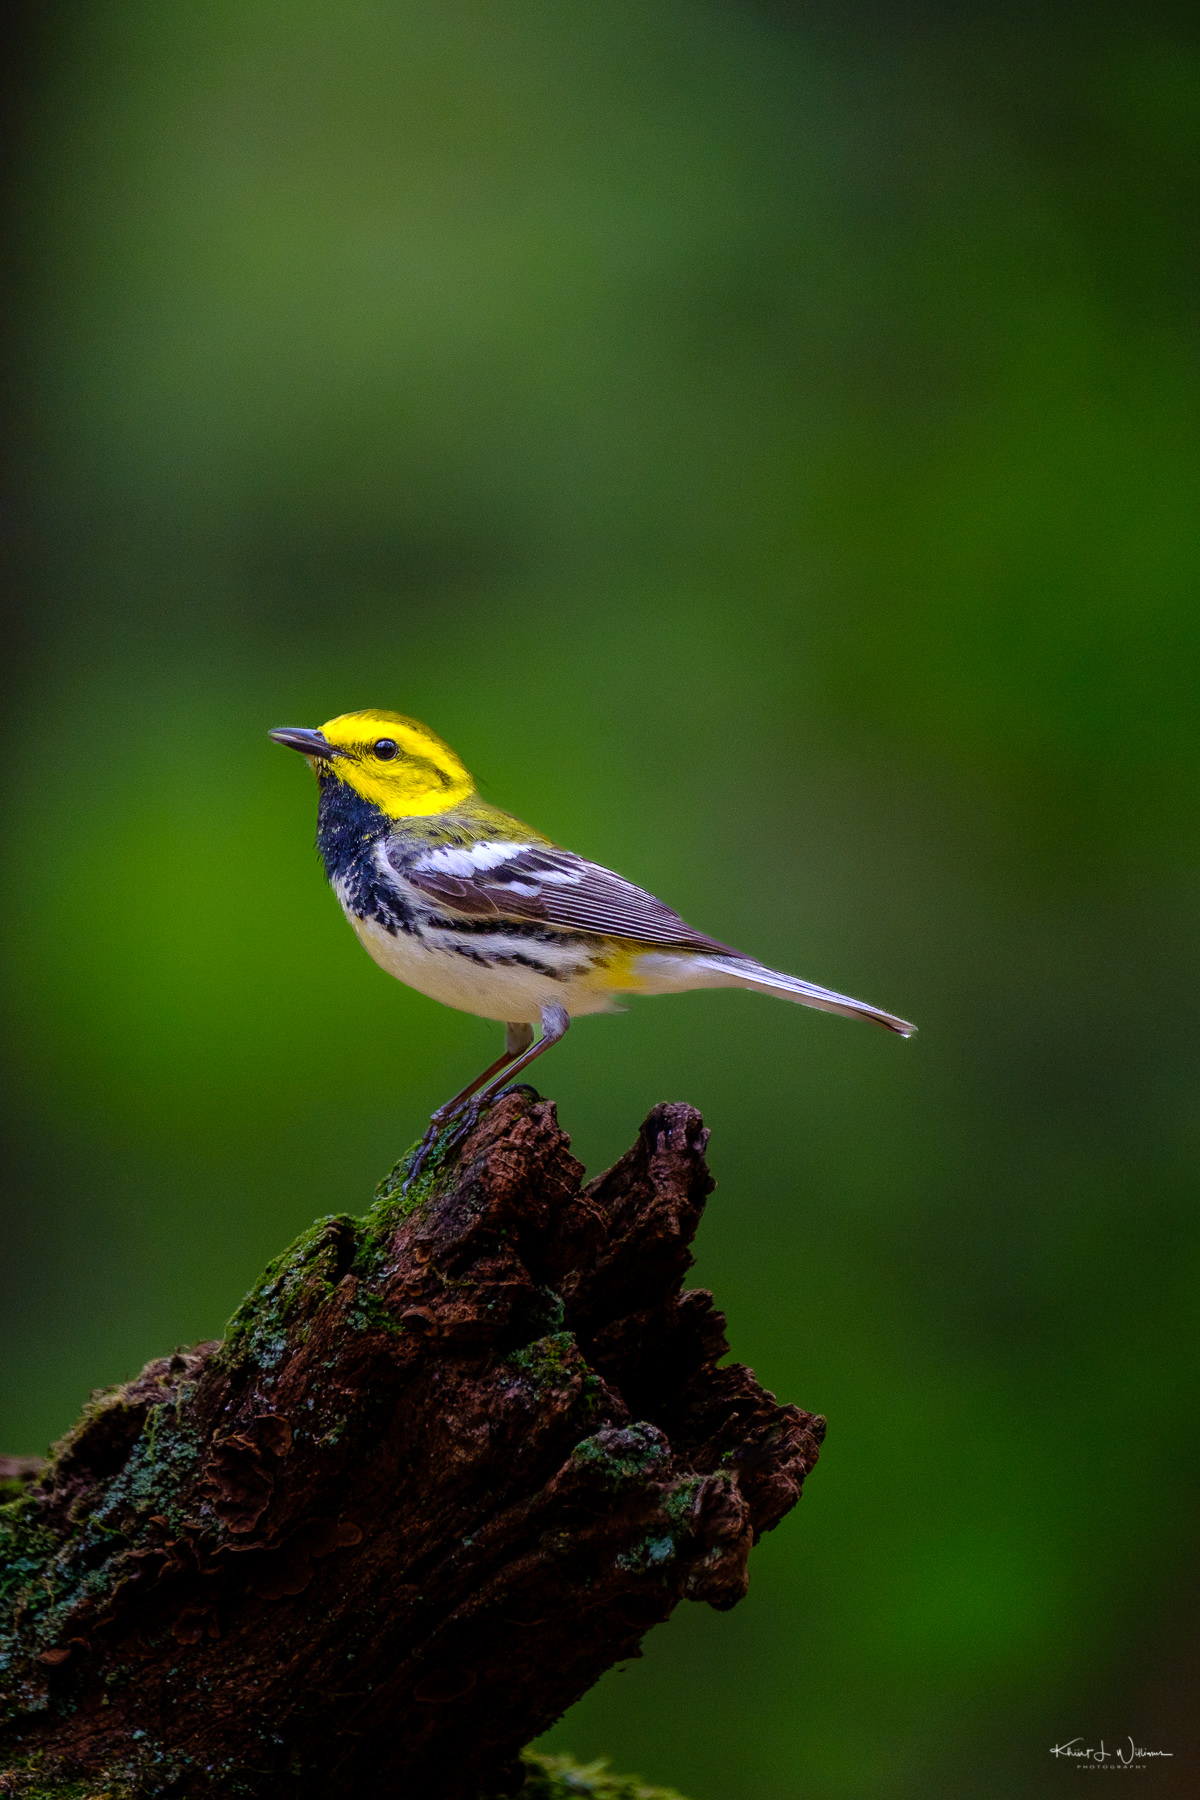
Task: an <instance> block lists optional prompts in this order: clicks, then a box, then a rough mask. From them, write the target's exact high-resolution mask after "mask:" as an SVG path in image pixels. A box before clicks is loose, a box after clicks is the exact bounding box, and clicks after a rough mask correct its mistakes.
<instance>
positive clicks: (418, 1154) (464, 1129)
mask: <svg viewBox="0 0 1200 1800" xmlns="http://www.w3.org/2000/svg"><path fill="white" fill-rule="evenodd" d="M493 1098H494V1095H491V1094H487V1093H484V1094H477V1095H475V1096H473V1097H472V1098H471V1099H470V1100H468V1101H466V1103H465V1104H464V1105H461V1106H458V1107H455V1106H453V1105H451V1106H449V1107H445V1106H439V1107H438V1109H437V1112H435V1113H434V1114H433V1116H432V1117H431V1119H430V1121H429V1128H428V1130H427V1131H426V1133H425V1136H424V1137H423V1138H422V1139H421V1141H420V1143H419V1144H418V1145H417V1148H416V1151H415V1153H414V1155H413V1159H412V1162H411V1163H410V1164H409V1168H408V1173H407V1175H406V1176H405V1177H404V1181H403V1184H402V1185H401V1189H400V1192H401V1193H402V1194H407V1192H408V1190H409V1188H410V1187H411V1186H412V1184H413V1182H414V1181H416V1180H417V1178H418V1176H419V1175H420V1173H421V1171H422V1169H423V1168H424V1167H425V1164H426V1163H427V1162H428V1161H429V1158H430V1155H431V1153H432V1151H433V1148H434V1145H435V1144H436V1143H437V1142H438V1139H439V1138H440V1137H441V1135H442V1131H443V1129H444V1127H445V1126H447V1125H449V1126H450V1127H451V1131H450V1136H449V1137H448V1138H447V1140H446V1153H447V1154H449V1152H450V1151H451V1150H457V1148H458V1146H459V1145H460V1144H461V1143H462V1142H463V1139H464V1138H467V1137H469V1136H470V1134H471V1133H472V1132H473V1131H474V1129H475V1127H476V1125H478V1123H479V1113H480V1109H481V1107H482V1105H483V1104H484V1103H485V1102H487V1101H491V1100H492V1099H493Z"/></svg>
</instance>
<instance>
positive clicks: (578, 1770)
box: [521, 1750, 683, 1800]
mask: <svg viewBox="0 0 1200 1800" xmlns="http://www.w3.org/2000/svg"><path fill="white" fill-rule="evenodd" d="M521 1760H522V1761H523V1762H524V1764H525V1768H526V1776H525V1786H524V1787H523V1788H522V1789H521V1800H683V1796H682V1795H681V1794H678V1793H676V1791H675V1789H674V1788H664V1787H650V1786H649V1785H648V1784H647V1783H646V1782H644V1781H640V1780H639V1779H638V1777H637V1776H636V1775H614V1774H613V1773H612V1772H611V1770H610V1769H609V1766H608V1763H607V1761H603V1762H593V1763H577V1762H576V1761H575V1759H574V1757H573V1756H543V1755H541V1754H540V1753H539V1752H538V1751H536V1750H526V1752H525V1754H524V1756H523V1757H522V1759H521Z"/></svg>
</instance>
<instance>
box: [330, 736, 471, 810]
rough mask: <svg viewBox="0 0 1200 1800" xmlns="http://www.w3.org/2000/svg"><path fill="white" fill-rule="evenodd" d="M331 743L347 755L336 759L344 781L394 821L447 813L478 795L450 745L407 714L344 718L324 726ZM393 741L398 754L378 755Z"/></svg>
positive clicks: (337, 774) (340, 779)
mask: <svg viewBox="0 0 1200 1800" xmlns="http://www.w3.org/2000/svg"><path fill="white" fill-rule="evenodd" d="M321 731H322V734H323V736H324V737H325V740H326V742H327V743H330V744H333V745H334V746H335V747H336V748H337V749H339V750H344V751H346V752H347V754H346V755H345V756H338V757H335V758H334V759H333V763H332V765H331V766H332V768H333V772H334V774H335V775H336V776H337V778H338V780H339V781H344V782H345V784H346V786H347V787H350V788H353V789H354V792H355V793H356V794H359V795H361V796H362V798H363V799H364V800H367V801H369V802H370V804H371V805H372V806H377V807H379V809H380V811H381V812H385V813H387V815H388V817H389V818H392V819H412V818H421V817H429V816H430V815H431V814H433V813H440V812H447V811H448V810H449V809H450V808H451V807H453V806H458V805H460V804H461V802H462V801H464V800H465V799H466V798H467V797H468V795H470V794H473V793H474V792H475V783H474V781H473V780H472V779H471V776H470V775H469V774H468V772H467V770H466V769H465V768H464V767H463V765H462V763H461V762H460V761H459V759H458V757H457V756H455V754H454V752H453V750H451V748H450V746H449V744H444V743H443V742H442V740H441V738H440V737H438V736H437V735H436V733H435V732H432V731H430V730H429V728H428V726H426V725H422V724H420V723H419V722H418V721H417V720H416V719H409V718H406V717H405V716H404V714H403V713H394V712H384V711H375V710H373V709H372V710H368V711H365V712H353V713H341V714H339V716H338V717H337V718H336V719H330V720H329V721H328V722H327V723H326V724H324V725H322V726H321ZM381 738H390V739H391V741H392V742H393V743H394V744H395V745H396V755H395V756H394V757H392V758H390V759H388V760H386V761H385V760H384V759H382V758H381V757H378V756H377V755H376V754H375V749H374V746H375V745H376V743H378V741H379V740H380V739H381Z"/></svg>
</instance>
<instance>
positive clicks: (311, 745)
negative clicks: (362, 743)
mask: <svg viewBox="0 0 1200 1800" xmlns="http://www.w3.org/2000/svg"><path fill="white" fill-rule="evenodd" d="M267 736H268V737H272V738H274V739H275V742H276V743H277V744H286V745H287V747H288V749H289V750H298V751H299V752H300V754H301V756H323V757H325V758H326V759H330V758H332V757H335V756H341V754H342V752H341V751H340V750H339V749H338V748H337V747H336V745H334V744H329V743H326V741H325V739H324V738H323V737H322V736H321V733H320V732H319V731H306V730H304V728H303V727H302V726H299V725H281V726H280V728H279V729H278V731H269V732H268V733H267Z"/></svg>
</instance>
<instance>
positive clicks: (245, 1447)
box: [0, 1089, 824, 1800]
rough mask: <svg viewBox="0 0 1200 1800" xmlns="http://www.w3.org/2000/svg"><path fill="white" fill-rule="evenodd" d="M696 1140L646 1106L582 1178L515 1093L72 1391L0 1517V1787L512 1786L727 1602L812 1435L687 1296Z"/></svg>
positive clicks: (326, 1799) (559, 1135) (466, 1790)
mask: <svg viewBox="0 0 1200 1800" xmlns="http://www.w3.org/2000/svg"><path fill="white" fill-rule="evenodd" d="M707 1136H708V1134H707V1132H706V1131H705V1129H704V1127H703V1124H702V1121H701V1119H700V1117H699V1115H698V1114H697V1113H696V1112H694V1111H693V1110H692V1109H691V1108H690V1107H687V1106H659V1107H656V1108H655V1110H654V1111H653V1112H652V1113H651V1114H650V1116H649V1118H648V1119H647V1120H646V1122H645V1124H644V1125H643V1127H642V1129H641V1132H640V1134H639V1137H638V1140H637V1142H636V1144H635V1145H634V1147H633V1148H632V1149H631V1150H630V1151H629V1152H628V1153H627V1154H626V1155H625V1156H624V1157H622V1158H621V1160H620V1162H618V1163H617V1164H616V1165H615V1167H613V1168H612V1169H610V1170H609V1171H608V1172H607V1173H606V1174H603V1175H601V1176H599V1177H598V1178H597V1179H596V1180H595V1181H593V1182H592V1183H590V1184H589V1185H588V1186H586V1187H584V1186H583V1185H582V1176H583V1170H582V1169H581V1167H580V1165H579V1164H578V1163H577V1162H576V1161H575V1159H574V1158H573V1157H572V1156H571V1154H570V1150H569V1140H568V1139H567V1137H566V1136H565V1134H564V1133H563V1132H562V1131H561V1130H560V1129H559V1127H558V1124H557V1121H556V1118H555V1113H554V1108H553V1106H552V1105H551V1104H550V1103H549V1102H547V1101H542V1100H539V1099H537V1097H536V1096H535V1095H533V1094H532V1092H531V1090H529V1089H517V1090H514V1091H510V1092H508V1093H506V1094H505V1095H503V1096H502V1097H501V1098H500V1099H499V1100H498V1101H497V1102H496V1103H495V1104H494V1105H493V1106H492V1107H491V1108H490V1110H488V1111H487V1112H486V1113H485V1114H484V1116H483V1117H482V1119H481V1120H480V1121H479V1122H478V1123H477V1124H476V1125H474V1127H473V1129H472V1130H471V1131H470V1134H469V1135H468V1136H467V1137H466V1140H465V1141H464V1142H462V1143H461V1144H455V1143H454V1142H453V1138H452V1134H451V1135H448V1136H447V1138H446V1139H445V1140H444V1141H443V1144H442V1145H441V1146H440V1147H439V1152H438V1154H437V1156H436V1158H435V1160H434V1162H433V1163H432V1164H431V1165H430V1166H429V1167H428V1168H426V1169H425V1171H424V1172H423V1173H422V1176H421V1178H420V1181H419V1182H418V1183H417V1184H415V1186H414V1188H413V1191H411V1192H409V1193H405V1192H404V1190H403V1186H402V1182H403V1177H404V1172H405V1170H404V1165H399V1166H398V1168H397V1169H396V1170H395V1171H393V1174H392V1175H391V1176H390V1177H389V1178H388V1179H387V1180H386V1181H385V1182H384V1183H383V1184H382V1186H381V1188H380V1191H379V1196H378V1198H377V1201H376V1204H375V1206H374V1207H373V1209H372V1210H371V1211H370V1212H369V1213H368V1214H367V1215H366V1217H365V1218H364V1219H362V1220H358V1221H355V1220H352V1219H349V1218H344V1217H341V1218H330V1219H325V1220H322V1221H320V1222H319V1223H318V1224H317V1225H315V1226H314V1227H313V1228H312V1229H311V1230H310V1231H309V1232H307V1233H306V1234H305V1236H304V1237H302V1238H301V1239H300V1240H299V1241H298V1242H297V1243H296V1244H295V1245H293V1246H292V1248H291V1249H290V1250H288V1251H287V1252H286V1253H285V1254H284V1255H283V1256H282V1257H280V1258H279V1259H278V1260H277V1261H276V1262H275V1263H273V1264H271V1265H270V1267H269V1268H268V1269H267V1271H266V1273H265V1274H264V1276H263V1278H262V1280H261V1281H260V1282H259V1284H258V1286H257V1287H256V1288H255V1289H254V1291H253V1292H252V1293H251V1294H250V1295H249V1297H248V1298H247V1300H246V1301H245V1303H244V1304H243V1306H242V1307H241V1309H240V1310H239V1312H238V1313H237V1314H236V1316H235V1317H234V1319H233V1320H232V1321H231V1324H230V1327H229V1331H228V1333H227V1335H226V1337H225V1338H224V1340H223V1341H222V1342H220V1343H210V1344H200V1345H198V1346H197V1347H196V1348H195V1349H193V1350H190V1351H186V1352H182V1353H178V1354H176V1355H174V1356H170V1357H165V1358H163V1359H161V1360H160V1361H158V1362H154V1363H151V1364H150V1365H149V1367H148V1368H146V1369H145V1370H144V1371H143V1372H142V1374H141V1375H139V1376H138V1377H137V1379H136V1380H135V1381H132V1382H130V1383H128V1384H127V1385H126V1386H124V1387H121V1388H117V1389H114V1390H112V1391H111V1392H108V1393H105V1394H101V1395H98V1396H96V1397H94V1398H93V1401H92V1402H91V1404H90V1405H89V1406H88V1408H87V1409H86V1410H85V1412H84V1415H83V1417H82V1418H81V1420H80V1422H79V1424H78V1425H77V1426H76V1427H75V1429H74V1430H73V1431H72V1432H71V1433H70V1434H69V1435H68V1436H67V1438H65V1439H64V1440H63V1442H62V1444H60V1445H59V1446H58V1448H57V1450H56V1452H55V1454H54V1457H53V1459H52V1461H51V1463H50V1464H49V1465H48V1467H47V1468H46V1469H45V1471H44V1472H43V1473H42V1474H41V1475H40V1476H38V1477H36V1478H35V1479H34V1481H33V1483H32V1485H31V1486H29V1487H28V1489H27V1491H26V1493H25V1494H24V1496H23V1497H21V1498H19V1499H17V1500H15V1501H13V1502H11V1503H10V1504H9V1505H8V1506H6V1507H4V1508H3V1509H0V1521H2V1523H0V1563H2V1568H3V1573H2V1575H0V1581H2V1583H3V1607H2V1608H0V1686H2V1688H3V1692H4V1696H5V1698H4V1704H3V1708H2V1710H0V1770H6V1771H7V1775H6V1776H5V1777H0V1781H4V1780H6V1781H7V1791H9V1792H10V1793H14V1794H17V1793H21V1792H28V1791H32V1788H33V1787H34V1786H36V1787H38V1788H39V1789H40V1790H41V1791H45V1792H52V1791H54V1787H53V1783H54V1782H56V1781H59V1782H61V1781H69V1780H70V1779H72V1778H83V1779H85V1780H86V1782H87V1783H88V1784H89V1785H87V1786H86V1788H85V1789H83V1790H80V1791H84V1792H87V1793H89V1794H90V1793H95V1792H100V1791H107V1792H111V1793H114V1794H122V1793H128V1794H136V1795H147V1796H151V1795H164V1796H165V1795H180V1796H201V1795H217V1794H219V1795H222V1796H225V1795H228V1796H237V1795H244V1796H253V1797H258V1796H264V1795H283V1794H286V1795H288V1796H294V1797H295V1800H317V1797H319V1800H338V1797H339V1796H351V1795H367V1794H372V1795H374V1794H382V1793H385V1792H391V1791H393V1790H394V1791H395V1792H397V1793H399V1792H403V1794H404V1795H405V1796H406V1797H407V1800H465V1797H467V1796H474V1795H476V1794H479V1793H481V1792H482V1793H492V1794H499V1793H504V1792H508V1791H513V1790H515V1788H516V1787H517V1786H518V1785H519V1784H520V1781H521V1779H522V1765H520V1763H519V1761H518V1757H519V1752H520V1750H521V1747H522V1745H524V1744H526V1743H528V1742H529V1740H530V1739H531V1738H533V1737H534V1736H536V1735H537V1733H539V1732H540V1731H542V1730H544V1729H545V1728H546V1726H548V1725H549V1724H550V1723H551V1722H552V1721H553V1720H554V1719H555V1718H557V1717H558V1716H559V1715H560V1714H561V1713H562V1712H563V1711H564V1710H565V1708H566V1707H568V1706H570V1705H571V1703H572V1702H573V1701H574V1700H576V1699H578V1697H579V1696H580V1695H581V1694H582V1693H584V1692H585V1690H586V1689H587V1688H588V1687H589V1686H590V1685H591V1684H592V1682H594V1681H595V1680H596V1678H597V1677H598V1676H599V1675H600V1674H601V1673H602V1672H603V1671H604V1670H605V1669H606V1668H608V1667H609V1666H610V1665H611V1664H613V1663H615V1662H618V1661H621V1660H623V1659H626V1658H629V1657H632V1656H636V1655H637V1654H638V1645H639V1642H640V1640H641V1638H642V1636H643V1634H644V1633H645V1632H646V1631H647V1630H648V1629H649V1627H650V1626H652V1625H654V1624H656V1623H658V1622H659V1621H660V1620H663V1619H665V1618H666V1617H667V1615H668V1614H669V1612H670V1611H671V1609H672V1607H673V1606H674V1605H675V1604H676V1603H677V1601H679V1600H680V1599H682V1598H688V1599H693V1600H705V1601H707V1602H708V1603H709V1604H710V1605H713V1606H716V1607H722V1608H723V1607H728V1606H732V1605H733V1604H734V1603H735V1602H736V1601H737V1600H738V1599H739V1598H740V1597H741V1595H742V1594H743V1593H744V1592H745V1588H746V1580H747V1575H746V1560H747V1556H748V1553H749V1550H750V1546H751V1543H752V1542H753V1541H754V1539H755V1538H756V1537H757V1536H758V1535H759V1534H761V1533H762V1532H763V1531H766V1530H769V1529H770V1528H771V1527H772V1526H773V1525H775V1524H776V1523H777V1522H778V1521H779V1519H780V1518H781V1517H782V1516H783V1514H784V1513H785V1512H786V1511H787V1510H788V1508H789V1507H791V1506H792V1505H793V1504H794V1503H795V1501H796V1500H797V1499H798V1497H799V1494H800V1488H801V1484H802V1482H803V1479H804V1477H805V1475H806V1474H807V1473H808V1471H809V1470H810V1469H811V1468H812V1466H813V1464H814V1463H815V1461H816V1458H817V1451H818V1446H819V1444H820V1441H821V1438H822V1436H823V1431H824V1421H823V1420H821V1419H818V1418H814V1417H812V1416H811V1415H810V1414H808V1413H805V1412H801V1411H800V1410H799V1409H798V1408H796V1407H794V1406H779V1405H777V1404H776V1402H775V1400H774V1397H773V1396H772V1395H770V1394H768V1393H766V1392H765V1391H764V1390H763V1389H762V1388H761V1387H760V1386H759V1385H758V1383H757V1382H756V1381H755V1379H754V1376H753V1375H752V1374H751V1372H750V1371H749V1370H748V1369H745V1368H743V1367H742V1366H741V1365H739V1364H736V1363H735V1364H731V1365H729V1366H727V1367H724V1368H718V1366H717V1365H718V1362H719V1361H720V1359H721V1358H722V1356H723V1355H724V1353H725V1350H726V1342H725V1334H724V1320H723V1319H722V1317H721V1315H720V1313H718V1312H716V1311H715V1310H714V1308H713V1305H712V1300H711V1296H710V1295H709V1294H707V1293H705V1292H702V1291H692V1292H687V1291H684V1290H683V1287H682V1282H683V1277H684V1274H685V1272H686V1270H687V1268H688V1266H689V1264H690V1262H691V1260H692V1259H691V1255H690V1252H689V1249H688V1245H689V1243H690V1241H691V1239H692V1236H693V1234H694V1232H695V1230H696V1226H697V1224H698V1222H699V1219H700V1215H701V1212H702V1209H703V1206H704V1201H705V1198H706V1196H707V1194H708V1193H709V1191H710V1189H711V1187H712V1180H711V1177H710V1176H709V1173H708V1169H707V1167H706V1165H705V1162H704V1148H705V1143H706V1141H707ZM22 1473H23V1474H25V1475H26V1476H27V1475H28V1473H29V1471H28V1470H25V1471H22ZM3 1791H4V1788H3V1786H2V1785H0V1792H3ZM60 1791H61V1790H60Z"/></svg>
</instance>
